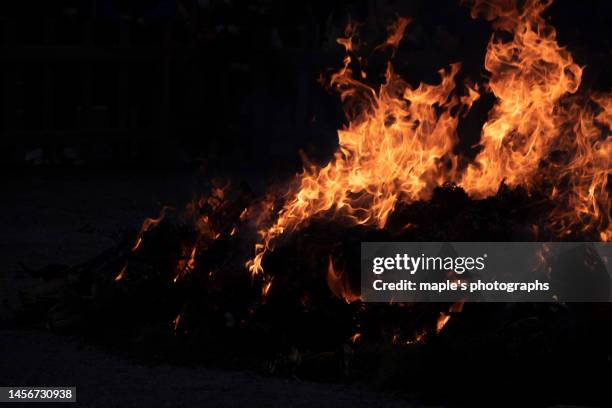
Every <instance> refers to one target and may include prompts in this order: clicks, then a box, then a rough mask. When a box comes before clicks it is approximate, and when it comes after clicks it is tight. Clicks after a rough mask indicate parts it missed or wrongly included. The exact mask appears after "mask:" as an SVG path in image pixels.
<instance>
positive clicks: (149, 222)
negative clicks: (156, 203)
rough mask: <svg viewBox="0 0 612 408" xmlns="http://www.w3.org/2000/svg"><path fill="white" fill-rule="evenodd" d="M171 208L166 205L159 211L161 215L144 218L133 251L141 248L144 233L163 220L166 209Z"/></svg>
mask: <svg viewBox="0 0 612 408" xmlns="http://www.w3.org/2000/svg"><path fill="white" fill-rule="evenodd" d="M169 209H171V207H167V206H164V207H162V209H161V212H160V213H159V216H158V217H157V218H146V219H145V220H144V222H143V223H142V226H141V227H140V231H138V235H137V236H136V242H135V243H134V246H133V247H132V252H136V251H138V250H139V249H140V246H141V245H142V237H143V235H144V234H145V233H146V232H148V231H149V230H151V229H152V228H154V227H156V226H157V225H158V224H159V223H160V222H162V221H163V219H164V218H165V217H166V211H167V210H169Z"/></svg>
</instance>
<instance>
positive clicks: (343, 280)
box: [327, 256, 361, 303]
mask: <svg viewBox="0 0 612 408" xmlns="http://www.w3.org/2000/svg"><path fill="white" fill-rule="evenodd" d="M327 285H328V286H329V290H331V292H332V293H333V295H334V296H335V297H337V298H339V299H342V300H344V301H345V302H346V303H353V302H355V301H357V300H359V299H361V297H360V296H359V295H357V294H355V293H353V292H352V291H351V288H350V284H349V282H348V279H347V275H346V274H345V273H343V272H342V271H336V269H335V268H334V262H333V260H332V258H331V256H330V257H329V263H328V267H327Z"/></svg>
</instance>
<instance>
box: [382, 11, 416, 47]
mask: <svg viewBox="0 0 612 408" xmlns="http://www.w3.org/2000/svg"><path fill="white" fill-rule="evenodd" d="M411 21H412V20H411V19H410V18H407V17H399V18H398V19H397V21H396V22H395V23H393V24H391V25H390V26H389V36H388V37H387V40H386V41H385V43H384V44H381V45H379V46H378V47H376V48H377V49H379V48H384V47H391V48H392V50H393V54H392V55H393V56H395V53H396V52H397V48H398V47H399V43H400V41H402V38H403V37H404V32H405V31H406V27H408V24H410V22H411Z"/></svg>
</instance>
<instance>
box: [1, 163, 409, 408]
mask: <svg viewBox="0 0 612 408" xmlns="http://www.w3.org/2000/svg"><path fill="white" fill-rule="evenodd" d="M3 179H4V180H3V183H2V185H3V200H2V201H1V204H0V205H1V207H2V208H1V209H0V225H2V227H1V228H0V234H1V235H0V242H1V243H2V244H1V245H0V258H1V259H2V262H1V265H2V271H1V274H0V299H1V304H2V316H3V317H4V318H7V317H10V316H11V315H12V314H13V313H14V311H15V310H17V309H18V308H19V298H18V296H17V290H16V289H17V288H19V287H22V286H24V285H28V284H31V280H28V279H27V278H26V277H25V274H24V273H16V271H17V270H18V269H19V262H24V263H25V264H26V265H28V266H29V267H33V268H37V267H42V266H45V265H47V264H50V263H58V264H74V263H78V262H82V261H85V260H87V259H88V258H91V257H92V256H94V255H96V254H98V253H99V252H101V251H102V250H104V249H106V248H108V247H109V246H111V245H112V244H113V242H114V241H113V235H114V234H116V233H118V232H121V231H123V230H125V229H129V228H138V226H139V225H140V223H141V222H142V220H143V219H144V218H145V217H150V216H156V215H157V214H158V212H159V208H160V207H161V205H164V204H171V205H172V204H173V205H176V206H177V208H182V206H183V205H184V203H186V202H187V200H188V199H189V198H190V197H191V194H192V187H193V177H192V176H191V175H190V173H189V172H172V173H166V172H145V171H132V172H126V171H123V172H121V173H119V172H117V173H113V172H112V171H110V172H106V173H105V174H104V175H102V172H97V171H93V172H92V171H82V170H79V169H73V170H70V171H58V170H42V169H41V170H37V171H35V172H34V173H29V174H22V175H9V174H6V173H5V174H4V177H3ZM5 321H6V320H5ZM4 326H5V327H4V328H3V329H2V330H1V331H0V385H2V386H9V385H10V386H12V385H24V386H25V385H46V386H52V385H70V386H74V385H76V387H77V390H78V391H77V395H78V400H79V404H78V405H80V406H87V407H112V406H122V407H132V406H133V407H156V406H161V407H165V406H168V407H181V406H185V407H192V406H227V407H237V406H253V407H259V406H261V407H263V406H287V407H310V406H319V407H326V406H329V407H339V406H347V407H348V406H350V407H399V406H413V405H412V404H410V403H408V402H406V401H405V400H403V399H400V398H399V397H394V396H391V395H388V394H381V393H376V392H371V391H364V390H363V389H361V388H360V387H358V386H346V385H332V384H316V383H309V382H301V381H299V380H297V379H283V378H270V377H263V376H259V375H256V374H252V373H246V372H229V371H222V370H217V369H207V368H193V367H185V366H172V365H164V364H162V365H151V364H149V363H148V362H144V363H143V362H141V361H140V362H137V361H131V360H129V359H125V358H122V357H119V356H116V355H111V354H109V353H108V352H105V351H102V350H96V349H92V348H91V347H90V346H87V345H84V344H82V342H80V341H78V340H76V339H73V338H70V337H65V336H59V335H55V334H52V333H49V332H47V331H45V330H44V329H41V328H39V329H32V328H15V327H10V325H4ZM20 406H24V404H22V405H20ZM70 406H74V405H70Z"/></svg>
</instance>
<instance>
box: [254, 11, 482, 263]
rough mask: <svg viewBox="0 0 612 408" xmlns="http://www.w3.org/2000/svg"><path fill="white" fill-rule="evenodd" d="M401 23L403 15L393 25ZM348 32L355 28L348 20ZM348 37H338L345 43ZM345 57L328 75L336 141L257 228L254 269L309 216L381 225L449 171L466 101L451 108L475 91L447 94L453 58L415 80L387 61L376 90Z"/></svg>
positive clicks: (453, 168)
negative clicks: (340, 120) (341, 109)
mask: <svg viewBox="0 0 612 408" xmlns="http://www.w3.org/2000/svg"><path fill="white" fill-rule="evenodd" d="M405 24H407V21H404V20H402V22H401V23H398V27H399V26H404V25H405ZM404 28H405V26H404ZM347 32H348V33H349V34H350V35H354V28H353V27H351V29H350V30H347ZM398 36H399V34H398ZM399 38H401V36H399ZM349 40H350V39H349V38H345V39H343V40H342V41H340V40H339V42H340V43H342V44H344V45H345V47H346V48H347V50H350V49H351V48H350V47H349V46H347V45H346V44H352V42H351V41H349ZM398 41H399V39H398ZM350 63H351V57H350V56H349V55H347V56H346V57H345V59H344V66H343V68H342V69H340V71H338V72H337V73H335V74H333V75H332V76H331V80H330V85H331V86H332V88H334V89H335V90H337V91H338V92H339V94H340V98H341V99H342V101H343V102H344V105H345V111H346V114H347V117H348V119H349V123H348V125H347V126H346V127H345V128H344V129H342V130H339V131H338V139H339V149H338V151H337V152H336V153H335V155H334V157H333V159H332V160H331V161H330V162H329V163H328V164H327V165H326V166H324V167H320V168H319V167H315V166H312V165H306V168H305V169H304V172H303V173H302V174H301V175H300V176H299V178H298V181H297V183H298V184H299V187H298V189H297V191H296V192H295V193H294V194H292V195H290V198H289V200H288V201H287V202H286V203H285V205H284V207H283V208H282V209H281V211H280V212H279V214H278V218H277V219H276V222H275V223H274V224H273V225H272V226H270V227H269V228H268V229H265V230H262V231H261V235H262V242H260V243H258V244H257V245H256V250H255V256H254V258H253V259H252V260H250V261H249V262H248V263H247V267H248V269H249V270H250V271H251V273H252V274H253V275H257V274H260V273H262V272H263V267H262V265H261V263H262V259H263V256H264V254H265V253H266V252H267V251H268V250H269V249H270V248H271V244H272V241H273V240H274V239H275V238H276V237H278V236H280V235H282V234H284V233H286V232H292V231H295V230H296V229H297V228H299V227H300V226H301V225H302V224H303V223H304V222H306V221H307V220H308V219H310V218H311V217H314V216H316V215H319V214H323V213H328V212H333V213H335V214H338V215H341V216H343V217H345V218H346V219H347V220H349V221H350V222H352V223H354V224H366V225H374V226H376V227H379V228H382V227H384V226H385V224H386V222H387V217H388V216H389V214H390V213H391V212H392V211H393V209H394V208H395V205H396V204H397V203H398V202H399V201H414V200H417V199H425V198H428V197H429V196H430V194H431V192H432V191H433V189H434V187H435V186H437V185H439V184H442V183H444V182H447V181H449V180H454V179H455V178H456V177H455V171H456V168H457V157H456V155H454V154H453V153H452V149H453V147H454V145H455V143H456V139H457V137H456V132H455V130H456V127H457V123H458V114H459V112H461V111H465V109H463V110H462V109H455V108H457V107H458V106H461V107H463V106H464V105H465V106H468V107H469V105H471V102H473V100H474V99H475V98H477V96H478V94H477V92H475V91H474V92H472V93H470V94H469V95H468V97H466V98H458V97H456V96H453V95H452V93H453V91H454V89H455V76H456V75H457V73H458V72H459V64H452V65H451V66H450V68H449V69H446V70H440V71H439V74H440V78H441V80H440V83H439V84H437V85H429V84H420V85H419V86H418V87H416V88H413V87H412V86H410V84H408V83H407V82H405V81H404V80H402V79H401V78H400V77H399V76H398V75H396V74H395V73H394V72H393V69H392V66H391V64H388V66H387V71H386V81H385V83H384V84H383V85H382V86H380V88H379V89H378V90H376V89H374V88H373V87H371V86H370V85H368V84H366V83H364V82H361V81H360V80H359V79H355V78H353V71H352V70H351V68H350Z"/></svg>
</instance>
